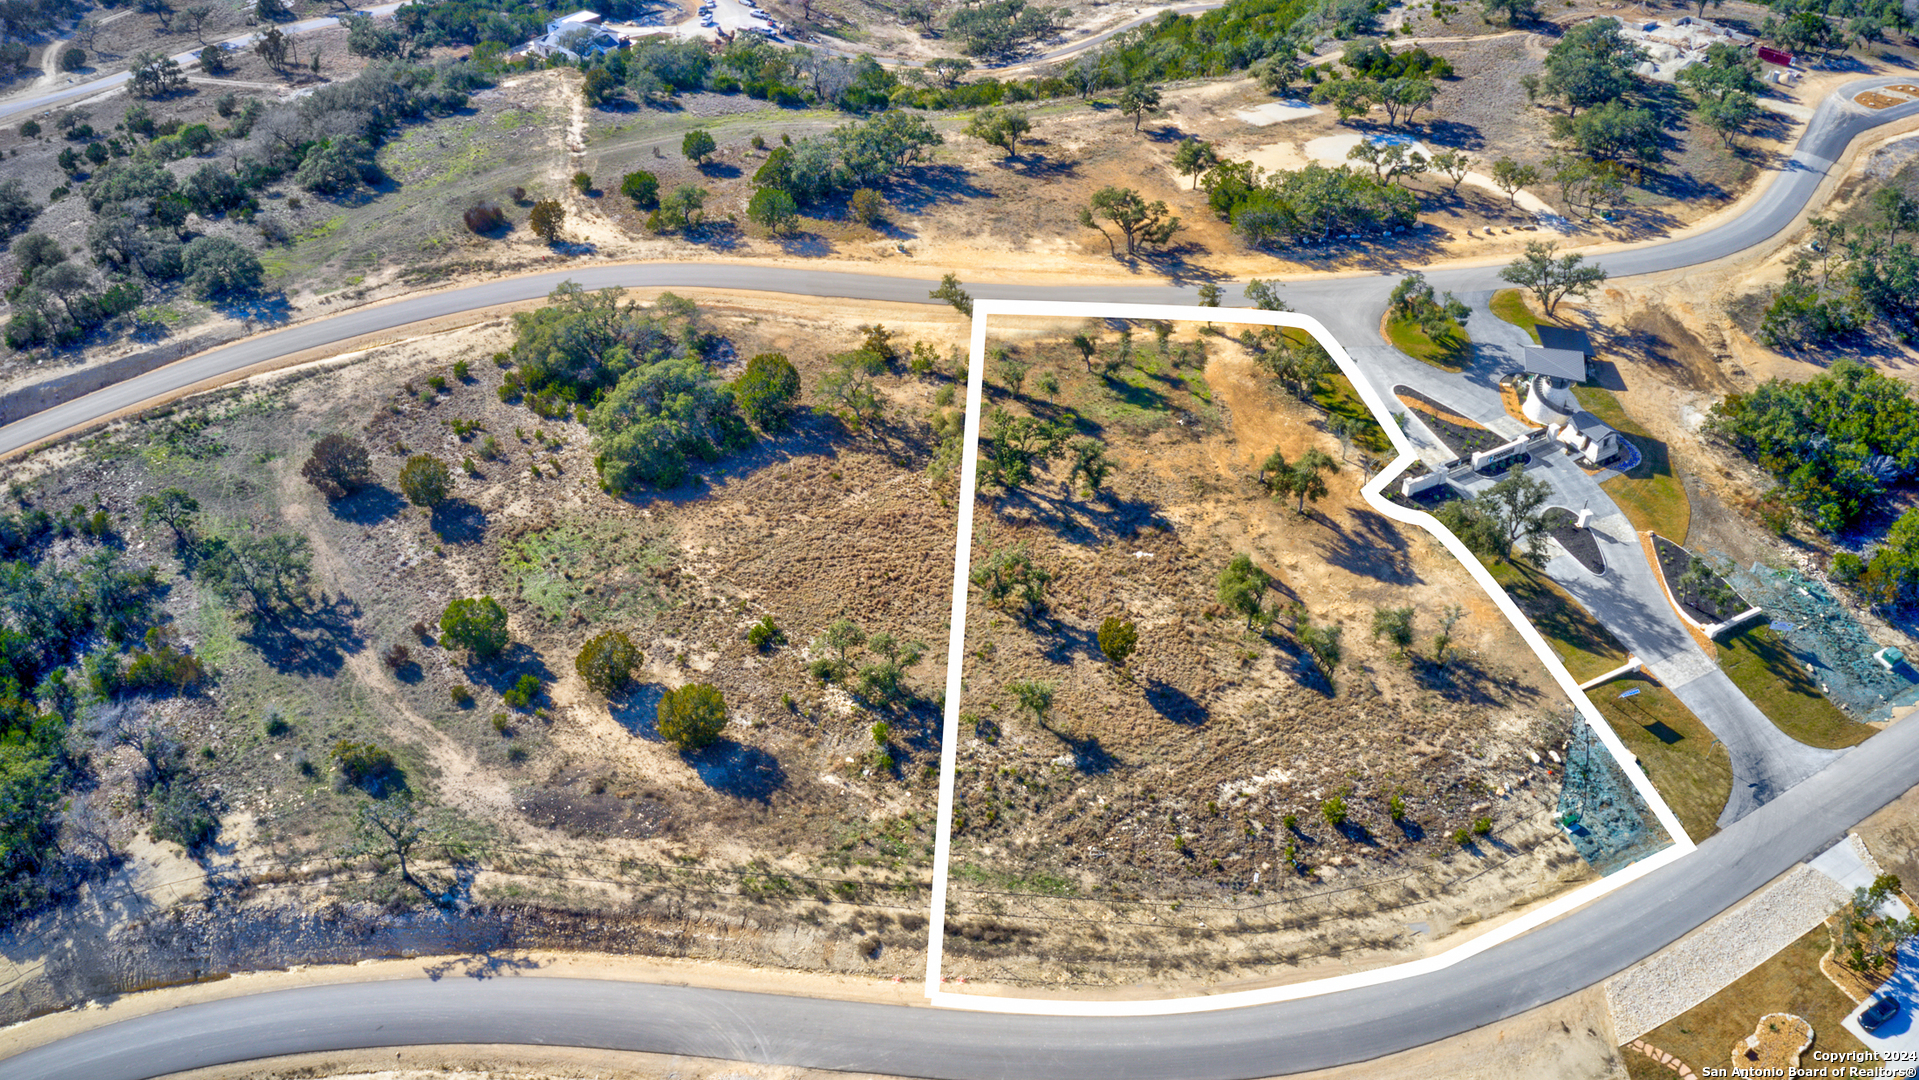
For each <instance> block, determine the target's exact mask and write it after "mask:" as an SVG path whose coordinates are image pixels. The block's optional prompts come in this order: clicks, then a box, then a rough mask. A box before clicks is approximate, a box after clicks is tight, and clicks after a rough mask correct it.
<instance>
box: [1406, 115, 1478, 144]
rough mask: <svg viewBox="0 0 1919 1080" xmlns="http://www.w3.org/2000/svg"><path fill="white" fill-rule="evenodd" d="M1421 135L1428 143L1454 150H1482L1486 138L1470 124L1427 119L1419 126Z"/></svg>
mask: <svg viewBox="0 0 1919 1080" xmlns="http://www.w3.org/2000/svg"><path fill="white" fill-rule="evenodd" d="M1420 127H1421V128H1422V129H1423V134H1424V135H1425V136H1426V141H1427V142H1429V143H1438V144H1441V145H1443V146H1446V147H1449V148H1451V149H1455V150H1484V149H1485V148H1486V137H1485V136H1484V135H1482V134H1480V131H1479V129H1478V128H1476V127H1474V126H1473V125H1471V124H1462V123H1460V122H1459V121H1457V120H1444V119H1435V118H1431V117H1428V118H1427V120H1426V122H1425V123H1423V124H1421V125H1420Z"/></svg>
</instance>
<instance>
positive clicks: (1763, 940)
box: [1606, 866, 1851, 1043]
mask: <svg viewBox="0 0 1919 1080" xmlns="http://www.w3.org/2000/svg"><path fill="white" fill-rule="evenodd" d="M1850 898H1851V893H1849V892H1848V891H1847V890H1846V889H1845V888H1843V887H1841V886H1840V885H1839V883H1838V882H1836V881H1834V880H1832V879H1831V878H1829V877H1827V876H1826V875H1825V874H1822V873H1820V872H1819V871H1817V870H1814V869H1813V868H1812V867H1810V866H1800V867H1798V868H1796V869H1795V870H1793V872H1792V873H1790V874H1788V875H1787V876H1786V877H1785V878H1784V879H1782V880H1781V881H1779V882H1778V883H1777V884H1775V885H1773V886H1772V887H1771V888H1769V889H1766V890H1765V891H1764V892H1761V893H1759V894H1758V895H1756V896H1754V897H1752V898H1751V899H1749V900H1747V901H1746V902H1745V903H1742V904H1740V905H1739V906H1738V907H1736V908H1733V909H1732V910H1731V911H1728V912H1726V913H1725V914H1724V915H1721V916H1720V917H1719V918H1718V919H1716V920H1714V921H1713V922H1711V923H1709V924H1707V925H1706V926H1705V927H1704V928H1702V929H1700V930H1698V931H1697V932H1695V933H1693V934H1689V935H1687V936H1686V937H1684V938H1682V939H1680V941H1679V942H1678V943H1676V944H1674V945H1672V946H1671V947H1669V948H1667V949H1666V950H1665V951H1663V952H1661V953H1659V954H1658V955H1656V956H1654V957H1653V958H1652V959H1650V960H1647V961H1646V962H1645V963H1643V964H1640V965H1639V966H1637V967H1634V968H1631V969H1629V970H1628V971H1626V973H1625V974H1623V975H1620V976H1619V977H1618V978H1615V979H1613V980H1612V981H1611V982H1609V983H1607V984H1606V1004H1607V1005H1608V1006H1609V1007H1610V1008H1611V1009H1612V1017H1613V1030H1614V1033H1615V1037H1617V1038H1618V1039H1619V1040H1620V1042H1621V1043H1627V1042H1631V1041H1632V1040H1634V1039H1637V1038H1639V1037H1640V1036H1641V1035H1644V1034H1646V1033H1647V1032H1649V1031H1651V1030H1653V1029H1654V1028H1656V1027H1658V1026H1659V1025H1661V1024H1663V1023H1665V1022H1666V1021H1668V1020H1671V1019H1672V1018H1673V1017H1675V1016H1678V1015H1679V1014H1681V1013H1683V1012H1685V1011H1686V1010H1687V1009H1690V1008H1692V1007H1693V1006H1694V1005H1697V1004H1699V1003H1700V1002H1702V1001H1704V1000H1706V999H1707V998H1709V997H1711V996H1713V995H1714V994H1716V993H1718V992H1719V991H1720V990H1722V989H1724V988H1725V987H1726V986H1727V985H1728V984H1730V983H1731V982H1732V981H1733V980H1734V979H1737V978H1739V977H1740V976H1741V975H1744V974H1745V973H1746V972H1748V971H1751V970H1752V969H1753V968H1756V967H1758V966H1759V965H1760V964H1763V963H1765V962H1766V961H1767V960H1768V959H1770V958H1771V957H1772V955H1773V954H1774V953H1777V952H1778V951H1779V950H1781V949H1783V948H1785V947H1786V946H1787V945H1790V944H1792V943H1793V942H1794V941H1795V940H1797V939H1798V938H1800V937H1801V936H1803V935H1804V934H1806V933H1807V932H1808V931H1810V930H1811V929H1812V928H1813V927H1815V926H1818V925H1819V924H1820V923H1821V922H1823V921H1825V919H1826V917H1827V916H1829V915H1831V914H1832V913H1833V912H1835V911H1837V910H1839V907H1840V905H1842V904H1844V903H1845V902H1846V901H1847V900H1848V899H1850Z"/></svg>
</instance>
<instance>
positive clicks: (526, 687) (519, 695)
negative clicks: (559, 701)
mask: <svg viewBox="0 0 1919 1080" xmlns="http://www.w3.org/2000/svg"><path fill="white" fill-rule="evenodd" d="M539 696H540V677H539V676H538V675H522V676H520V678H519V680H518V681H517V682H515V683H514V684H513V685H512V686H511V687H509V688H508V689H507V692H506V693H504V694H501V695H500V700H502V701H504V702H506V703H507V704H508V705H510V706H512V707H513V708H515V709H524V708H527V707H528V706H530V705H532V704H533V699H534V698H537V697H539Z"/></svg>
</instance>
